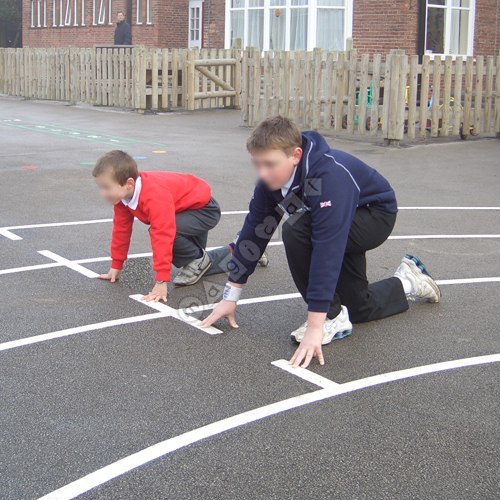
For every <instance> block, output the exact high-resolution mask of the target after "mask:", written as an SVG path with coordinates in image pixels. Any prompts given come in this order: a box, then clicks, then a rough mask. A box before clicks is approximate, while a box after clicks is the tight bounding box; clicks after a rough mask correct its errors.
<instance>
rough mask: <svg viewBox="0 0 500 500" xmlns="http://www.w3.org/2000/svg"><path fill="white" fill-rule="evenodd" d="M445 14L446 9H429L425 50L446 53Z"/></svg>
mask: <svg viewBox="0 0 500 500" xmlns="http://www.w3.org/2000/svg"><path fill="white" fill-rule="evenodd" d="M444 14H445V9H435V8H432V7H431V8H429V9H428V10H427V39H426V41H425V50H426V51H428V52H432V53H435V54H444Z"/></svg>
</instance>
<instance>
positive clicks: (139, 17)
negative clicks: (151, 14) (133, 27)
mask: <svg viewBox="0 0 500 500" xmlns="http://www.w3.org/2000/svg"><path fill="white" fill-rule="evenodd" d="M142 9H143V0H137V2H136V16H135V23H136V24H142Z"/></svg>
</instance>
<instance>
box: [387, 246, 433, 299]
mask: <svg viewBox="0 0 500 500" xmlns="http://www.w3.org/2000/svg"><path fill="white" fill-rule="evenodd" d="M394 276H395V277H397V278H399V279H400V280H402V281H403V280H407V281H409V282H410V283H411V288H412V289H411V292H410V293H408V294H407V297H408V300H415V301H416V300H421V301H427V302H433V303H436V302H439V301H440V300H441V290H440V289H439V286H438V285H437V283H436V282H435V281H434V280H433V278H432V276H431V275H430V274H429V273H428V272H427V269H426V267H425V266H424V264H423V263H422V261H421V260H420V259H419V258H418V257H414V256H413V255H405V256H404V257H403V259H402V260H401V264H400V265H399V267H398V268H397V270H396V272H395V273H394Z"/></svg>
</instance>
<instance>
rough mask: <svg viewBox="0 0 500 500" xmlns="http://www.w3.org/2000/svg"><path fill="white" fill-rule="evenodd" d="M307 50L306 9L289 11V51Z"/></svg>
mask: <svg viewBox="0 0 500 500" xmlns="http://www.w3.org/2000/svg"><path fill="white" fill-rule="evenodd" d="M306 49H307V9H291V10H290V50H306Z"/></svg>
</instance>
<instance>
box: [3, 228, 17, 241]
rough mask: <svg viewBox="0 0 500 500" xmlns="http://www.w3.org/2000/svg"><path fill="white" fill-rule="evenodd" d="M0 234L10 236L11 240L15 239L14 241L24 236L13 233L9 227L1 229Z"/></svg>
mask: <svg viewBox="0 0 500 500" xmlns="http://www.w3.org/2000/svg"><path fill="white" fill-rule="evenodd" d="M0 236H4V237H5V238H8V239H9V240H13V241H19V240H22V238H21V237H20V236H18V235H17V234H14V233H11V232H10V231H9V230H8V229H7V228H1V229H0Z"/></svg>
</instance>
